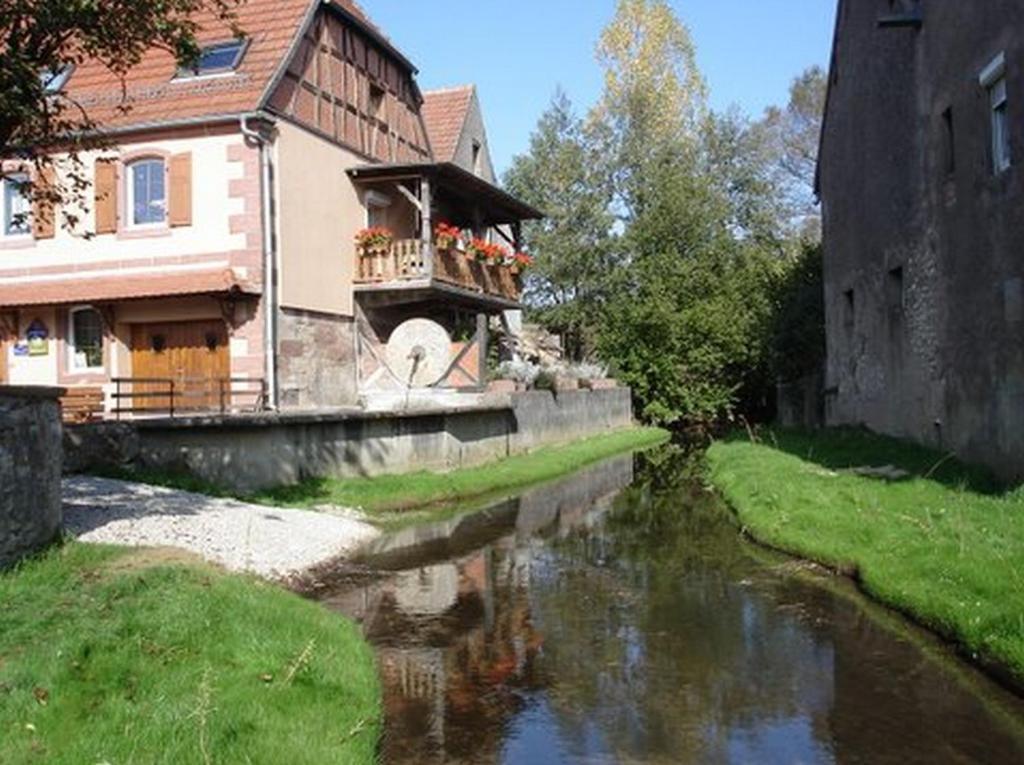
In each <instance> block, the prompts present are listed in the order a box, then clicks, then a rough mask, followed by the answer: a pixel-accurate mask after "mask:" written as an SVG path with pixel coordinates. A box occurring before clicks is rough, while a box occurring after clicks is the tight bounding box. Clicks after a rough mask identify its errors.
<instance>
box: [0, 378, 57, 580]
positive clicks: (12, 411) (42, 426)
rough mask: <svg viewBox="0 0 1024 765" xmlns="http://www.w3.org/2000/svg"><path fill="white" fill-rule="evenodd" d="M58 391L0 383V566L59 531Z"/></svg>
mask: <svg viewBox="0 0 1024 765" xmlns="http://www.w3.org/2000/svg"><path fill="white" fill-rule="evenodd" d="M60 393H61V390H60V389H58V388H12V387H5V386H0V569H2V568H6V567H8V566H10V565H12V564H14V563H16V562H17V561H18V560H20V559H21V558H23V557H24V556H26V555H29V554H30V553H33V552H36V551H38V550H40V549H42V548H43V547H45V546H46V545H48V544H49V543H50V542H52V541H54V539H56V538H57V535H58V534H59V533H60V526H61V487H60V480H61V463H62V459H63V455H62V450H61V422H60V405H59V403H58V401H57V398H58V396H59V395H60Z"/></svg>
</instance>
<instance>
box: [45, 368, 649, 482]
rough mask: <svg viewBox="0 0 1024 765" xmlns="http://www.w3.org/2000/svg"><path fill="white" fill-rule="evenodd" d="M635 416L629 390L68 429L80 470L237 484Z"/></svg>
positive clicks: (488, 455)
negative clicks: (115, 467)
mask: <svg viewBox="0 0 1024 765" xmlns="http://www.w3.org/2000/svg"><path fill="white" fill-rule="evenodd" d="M632 422H633V412H632V398H631V394H630V391H629V389H627V388H617V389H611V390H597V391H564V392H561V393H558V394H554V393H551V392H548V391H534V392H529V393H517V394H512V395H511V396H508V397H499V398H496V399H493V400H491V402H490V403H485V404H483V405H480V406H476V407H474V408H472V409H461V408H448V409H435V410H424V411H413V412H404V413H367V412H362V411H347V412H346V411H331V412H323V413H301V414H300V413H285V414H273V415H251V416H240V417H206V418H194V419H176V420H145V421H139V422H135V423H132V424H131V425H125V424H123V423H101V424H95V425H77V426H71V427H69V428H68V429H67V433H66V435H65V449H66V451H67V460H68V463H69V466H72V467H73V469H75V470H90V469H95V468H96V467H100V466H104V465H110V464H112V463H113V464H120V465H134V466H139V467H144V468H159V469H162V470H169V471H173V472H181V473H189V474H191V475H194V476H196V477H199V478H202V479H204V480H207V481H210V482H212V483H215V484H218V485H221V486H224V487H227V488H230V489H232V490H234V491H238V492H250V491H256V490H259V489H265V488H269V487H273V486H281V485H290V484H294V483H297V482H298V481H301V480H304V479H307V478H328V477H332V478H353V477H361V476H373V475H381V474H385V473H406V472H412V471H417V470H451V469H454V468H458V467H466V466H471V465H479V464H482V463H485V462H490V461H493V460H495V459H499V458H501V457H506V456H509V455H512V454H519V453H522V452H525V451H529V450H531V449H534V448H537V447H539V446H543V445H548V444H559V443H567V442H570V441H575V440H578V439H580V438H586V437H587V436H592V435H597V434H599V433H603V432H607V431H609V430H615V429H621V428H625V427H629V426H630V425H631V424H632Z"/></svg>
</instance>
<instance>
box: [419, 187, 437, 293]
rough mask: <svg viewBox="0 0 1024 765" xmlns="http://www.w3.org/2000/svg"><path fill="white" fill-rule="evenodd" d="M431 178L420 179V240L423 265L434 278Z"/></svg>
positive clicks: (429, 277)
mask: <svg viewBox="0 0 1024 765" xmlns="http://www.w3.org/2000/svg"><path fill="white" fill-rule="evenodd" d="M433 203H434V202H433V196H432V194H431V187H430V178H428V177H426V176H424V177H423V178H421V179H420V241H421V242H422V243H423V267H424V270H425V271H426V272H427V278H428V279H432V278H434V247H433V242H434V221H433Z"/></svg>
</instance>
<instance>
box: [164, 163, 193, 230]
mask: <svg viewBox="0 0 1024 765" xmlns="http://www.w3.org/2000/svg"><path fill="white" fill-rule="evenodd" d="M168 175H169V181H170V187H171V188H170V197H169V200H168V216H167V217H168V220H169V222H170V224H171V225H172V226H191V225H192V154H191V152H186V153H185V154H175V155H174V156H173V157H171V168H170V172H169V174H168Z"/></svg>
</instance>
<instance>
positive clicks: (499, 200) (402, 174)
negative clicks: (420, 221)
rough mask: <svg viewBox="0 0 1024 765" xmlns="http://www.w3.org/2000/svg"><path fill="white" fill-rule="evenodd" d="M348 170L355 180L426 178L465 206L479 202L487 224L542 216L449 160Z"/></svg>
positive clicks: (532, 208) (367, 166)
mask: <svg viewBox="0 0 1024 765" xmlns="http://www.w3.org/2000/svg"><path fill="white" fill-rule="evenodd" d="M348 174H349V176H351V178H352V180H354V181H356V182H360V181H402V180H409V179H412V178H429V179H430V181H431V182H432V183H433V184H435V192H438V191H439V192H441V193H442V194H444V195H445V196H447V197H449V198H454V199H457V200H459V201H461V202H462V203H463V204H465V205H467V206H478V207H479V209H480V213H481V215H482V216H483V221H482V222H483V223H485V224H487V225H501V224H506V223H518V222H519V221H524V220H539V219H541V218H543V217H545V216H544V213H542V212H541V211H540V210H538V209H537V208H535V207H532V206H530V205H528V204H526V202H523V201H521V200H519V199H517V198H516V197H514V196H512V195H511V194H509V193H508V192H507V191H505V190H504V189H500V188H498V187H497V186H495V185H494V184H491V183H488V182H487V181H485V180H484V179H483V178H480V177H479V176H476V175H473V173H471V172H469V171H468V170H464V169H463V168H461V167H459V166H458V165H456V164H453V163H451V162H439V163H413V164H395V165H388V164H380V165H360V166H359V167H353V168H352V169H350V170H349V171H348Z"/></svg>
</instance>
